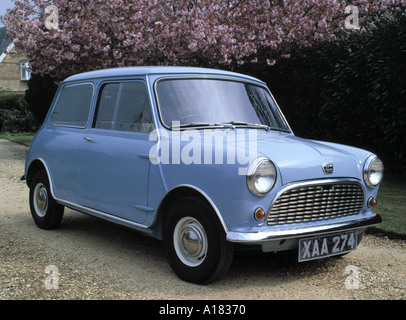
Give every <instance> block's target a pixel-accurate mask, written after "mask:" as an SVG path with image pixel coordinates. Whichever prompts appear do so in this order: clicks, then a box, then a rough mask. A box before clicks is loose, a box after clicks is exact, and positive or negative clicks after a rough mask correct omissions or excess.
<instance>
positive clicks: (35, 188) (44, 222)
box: [30, 171, 64, 229]
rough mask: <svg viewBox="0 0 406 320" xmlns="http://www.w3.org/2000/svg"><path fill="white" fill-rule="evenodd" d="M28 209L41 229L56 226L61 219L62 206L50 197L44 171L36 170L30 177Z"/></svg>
mask: <svg viewBox="0 0 406 320" xmlns="http://www.w3.org/2000/svg"><path fill="white" fill-rule="evenodd" d="M30 209H31V215H32V218H33V219H34V222H35V224H36V225H37V226H38V227H39V228H41V229H53V228H56V227H58V226H59V224H60V222H61V220H62V217H63V211H64V207H63V206H62V205H60V204H59V203H57V202H56V201H55V200H54V198H53V197H52V195H51V191H50V187H49V181H48V176H47V174H46V172H45V171H39V172H37V173H36V174H35V175H34V177H33V179H32V182H31V185H30Z"/></svg>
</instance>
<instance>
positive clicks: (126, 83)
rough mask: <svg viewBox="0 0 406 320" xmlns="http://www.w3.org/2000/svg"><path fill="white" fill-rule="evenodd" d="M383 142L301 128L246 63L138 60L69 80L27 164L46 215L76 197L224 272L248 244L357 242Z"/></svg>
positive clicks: (179, 254) (350, 246)
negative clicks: (219, 66)
mask: <svg viewBox="0 0 406 320" xmlns="http://www.w3.org/2000/svg"><path fill="white" fill-rule="evenodd" d="M382 178H383V164H382V162H381V160H379V158H378V157H377V156H376V155H374V154H372V153H371V152H368V151H365V150H361V149H357V148H353V147H349V146H344V145H339V144H333V143H328V142H321V141H313V140H306V139H302V138H299V137H296V136H295V135H294V133H293V131H292V130H291V128H290V127H289V125H288V123H287V121H286V120H285V118H284V116H283V114H282V112H281V110H280V109H279V107H278V106H277V104H276V102H275V100H274V99H273V97H272V95H271V93H270V91H269V89H268V88H267V86H266V84H265V83H263V82H262V81H260V80H258V79H255V78H252V77H249V76H245V75H242V74H238V73H232V72H226V71H220V70H212V69H202V68H188V67H128V68H117V69H107V70H98V71H93V72H87V73H83V74H78V75H74V76H71V77H69V78H67V79H66V80H65V81H63V82H62V83H61V84H60V86H59V89H58V91H57V93H56V95H55V98H54V101H53V103H52V105H51V107H50V110H49V112H48V115H47V117H46V119H45V121H44V123H43V125H42V127H41V129H40V130H39V131H38V133H37V134H36V136H35V138H34V139H33V141H32V143H31V146H30V148H29V151H28V154H27V160H26V167H25V173H24V175H23V177H22V179H26V181H27V184H28V186H29V188H30V193H29V201H30V208H31V212H32V216H33V219H34V221H35V223H36V224H37V225H38V226H39V227H40V228H43V229H50V228H55V227H57V226H58V225H59V224H60V222H61V220H62V216H63V212H64V207H68V208H71V209H74V210H77V211H80V212H83V213H86V214H90V215H94V216H97V217H100V218H103V219H106V220H109V221H111V222H115V223H119V224H122V225H124V226H127V227H130V228H133V229H136V230H138V231H141V232H143V233H145V234H147V235H150V236H152V237H155V238H157V239H161V240H163V243H164V246H165V250H166V254H167V258H168V261H169V263H170V265H171V267H172V268H173V270H174V272H175V273H176V274H177V275H178V276H179V277H180V278H181V279H183V280H185V281H189V282H194V283H199V284H205V283H210V282H212V281H214V280H216V279H217V278H218V277H220V276H221V275H222V274H224V272H226V271H227V269H228V267H229V265H230V263H231V261H232V258H233V251H234V247H235V244H240V245H246V246H249V247H251V248H258V247H261V248H262V250H263V251H264V252H276V251H281V250H297V252H298V261H307V260H312V259H318V258H324V257H329V256H332V255H343V254H346V253H348V252H350V251H353V250H355V249H356V247H357V244H358V243H359V241H360V239H361V236H362V234H363V233H364V232H365V230H366V229H367V228H368V227H369V226H371V225H375V224H378V223H380V222H381V218H380V216H379V215H376V214H374V213H372V211H371V208H372V207H374V206H375V205H376V196H377V191H378V186H379V184H380V182H381V181H382Z"/></svg>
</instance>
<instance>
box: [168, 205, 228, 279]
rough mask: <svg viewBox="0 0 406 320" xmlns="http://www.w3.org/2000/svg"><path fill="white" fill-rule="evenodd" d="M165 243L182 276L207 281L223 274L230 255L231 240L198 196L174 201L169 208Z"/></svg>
mask: <svg viewBox="0 0 406 320" xmlns="http://www.w3.org/2000/svg"><path fill="white" fill-rule="evenodd" d="M164 245H165V251H166V255H167V258H168V261H169V264H170V265H171V267H172V269H173V270H174V272H175V273H176V274H177V275H178V277H179V278H181V279H182V280H185V281H188V282H192V283H198V284H208V283H211V282H213V281H215V280H216V279H217V278H219V277H220V276H221V275H223V274H224V273H225V272H226V271H227V270H228V268H229V266H230V264H231V261H232V259H233V246H232V243H230V242H228V241H227V240H226V236H225V232H224V230H223V228H222V226H221V224H220V223H219V221H218V219H217V217H216V216H215V214H214V212H213V210H212V208H211V207H210V206H209V205H208V204H207V203H206V202H204V201H202V200H200V199H197V198H187V199H183V200H180V201H178V202H177V203H175V204H174V205H173V206H172V207H171V209H170V210H169V212H168V215H167V218H166V223H165V230H164Z"/></svg>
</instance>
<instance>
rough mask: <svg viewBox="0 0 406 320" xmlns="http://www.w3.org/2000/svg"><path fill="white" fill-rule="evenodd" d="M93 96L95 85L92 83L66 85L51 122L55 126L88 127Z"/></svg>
mask: <svg viewBox="0 0 406 320" xmlns="http://www.w3.org/2000/svg"><path fill="white" fill-rule="evenodd" d="M92 97H93V85H92V84H90V83H86V84H75V85H68V86H66V87H64V88H63V89H62V92H61V94H60V96H59V99H58V102H57V103H56V106H55V109H54V112H53V113H52V116H51V124H52V125H55V126H70V127H80V128H84V127H86V125H87V121H88V118H89V110H90V104H91V102H92Z"/></svg>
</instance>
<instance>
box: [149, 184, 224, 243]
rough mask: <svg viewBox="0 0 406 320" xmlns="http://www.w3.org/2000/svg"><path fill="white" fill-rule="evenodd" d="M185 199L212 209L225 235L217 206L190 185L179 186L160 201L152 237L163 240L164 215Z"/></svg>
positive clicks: (204, 194) (203, 193)
mask: <svg viewBox="0 0 406 320" xmlns="http://www.w3.org/2000/svg"><path fill="white" fill-rule="evenodd" d="M186 197H196V198H199V199H201V200H203V201H205V202H206V203H207V204H208V205H209V206H210V207H211V208H212V209H213V212H214V213H215V215H216V217H217V218H218V220H219V222H220V224H221V226H222V227H223V229H224V232H225V233H227V232H228V229H227V226H226V224H225V222H224V220H223V218H222V216H221V214H220V211H219V209H218V208H217V206H216V205H215V204H214V202H213V201H212V200H211V199H210V197H209V196H208V195H207V194H206V193H205V192H203V191H202V190H200V189H199V188H197V187H195V186H191V185H180V186H177V187H175V188H173V189H171V190H170V191H169V192H168V193H167V194H166V195H165V197H164V198H163V199H162V200H161V202H160V204H159V206H158V209H157V212H156V218H155V223H154V228H153V229H154V231H153V235H154V236H155V237H156V238H158V239H161V240H162V239H163V228H164V221H165V215H166V213H167V212H168V210H169V208H170V207H171V206H172V205H173V204H174V203H175V202H176V201H178V200H181V199H183V198H186Z"/></svg>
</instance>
